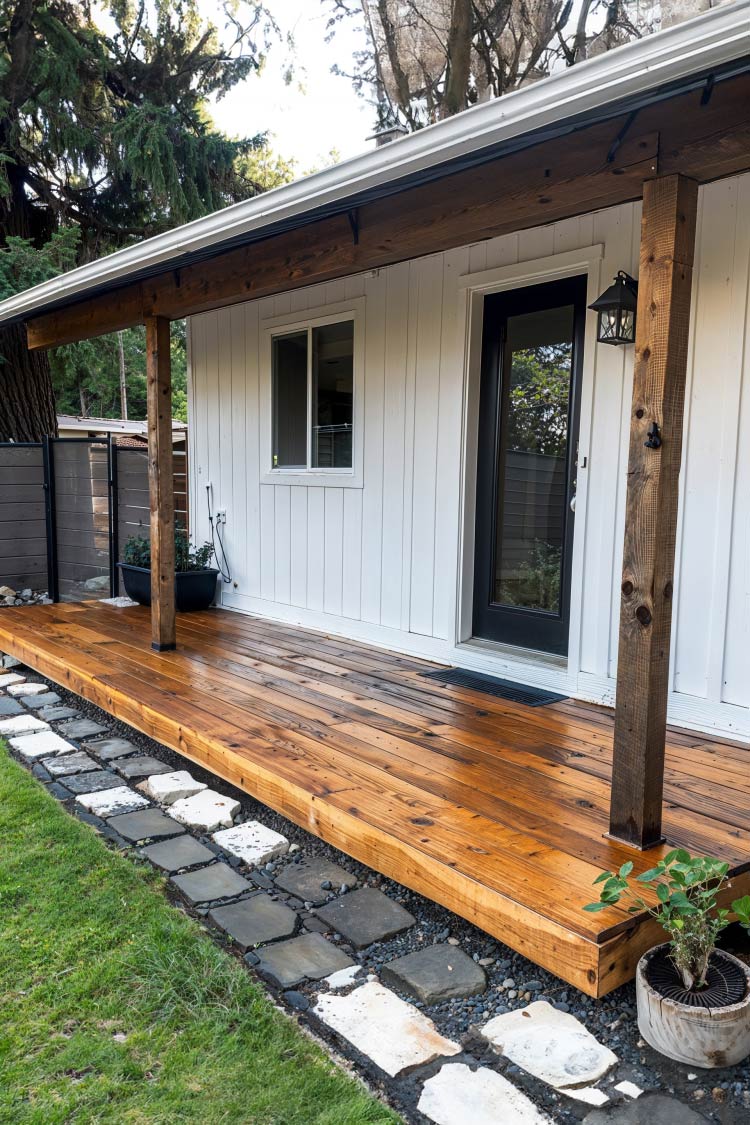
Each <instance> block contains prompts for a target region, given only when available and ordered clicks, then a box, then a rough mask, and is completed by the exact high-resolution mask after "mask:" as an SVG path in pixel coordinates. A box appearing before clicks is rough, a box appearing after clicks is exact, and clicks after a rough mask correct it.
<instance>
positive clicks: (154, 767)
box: [112, 754, 172, 781]
mask: <svg viewBox="0 0 750 1125" xmlns="http://www.w3.org/2000/svg"><path fill="white" fill-rule="evenodd" d="M112 768H113V769H116V770H117V772H118V773H119V774H121V775H122V776H123V777H124V778H127V780H128V781H132V780H133V779H134V778H138V779H140V778H142V777H151V776H152V775H153V774H155V773H171V772H172V766H168V765H167V763H166V762H160V761H159V759H158V758H152V757H150V755H148V754H145V755H139V756H138V757H137V758H120V759H119V760H118V759H117V758H116V759H115V761H114V762H113V763H112Z"/></svg>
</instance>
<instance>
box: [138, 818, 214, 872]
mask: <svg viewBox="0 0 750 1125" xmlns="http://www.w3.org/2000/svg"><path fill="white" fill-rule="evenodd" d="M167 819H169V818H167ZM172 824H174V827H175V828H177V827H178V826H177V825H176V824H175V822H174V821H172ZM183 832H184V835H182V836H177V837H176V839H174V840H165V841H164V842H163V843H161V844H149V845H148V847H145V848H144V849H143V855H144V856H145V858H146V859H147V860H149V861H150V862H151V863H153V864H154V866H155V867H160V868H161V870H162V871H166V872H167V873H168V874H169V875H174V874H175V873H176V872H177V871H182V869H183V868H184V867H195V866H196V864H199V863H213V862H214V861H215V859H216V856H215V855H214V853H213V852H212V851H211V849H210V848H207V847H206V845H205V844H201V843H199V842H198V840H195V839H194V838H193V837H192V836H188V834H187V833H186V832H185V830H184V829H183Z"/></svg>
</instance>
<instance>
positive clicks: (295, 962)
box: [257, 934, 354, 988]
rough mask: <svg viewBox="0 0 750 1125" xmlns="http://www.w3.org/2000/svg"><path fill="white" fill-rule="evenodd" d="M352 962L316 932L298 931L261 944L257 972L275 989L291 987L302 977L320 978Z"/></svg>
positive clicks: (298, 982) (346, 966)
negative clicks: (273, 985) (296, 935)
mask: <svg viewBox="0 0 750 1125" xmlns="http://www.w3.org/2000/svg"><path fill="white" fill-rule="evenodd" d="M353 964H354V962H353V961H352V959H351V957H347V955H346V954H345V953H344V952H342V950H340V949H338V948H337V947H336V946H335V945H331V943H330V942H329V941H326V939H325V938H324V937H321V935H320V934H302V936H301V937H296V938H292V939H291V940H290V941H279V942H276V943H275V944H274V945H267V946H265V947H264V948H263V949H262V950H261V952H260V961H259V962H258V965H257V972H258V973H260V975H261V976H262V977H265V978H266V979H267V980H270V981H272V982H273V983H274V984H277V985H278V986H279V988H291V987H292V986H293V985H295V984H300V982H301V981H303V980H305V979H308V980H321V979H322V978H323V977H327V976H330V975H331V973H335V972H338V970H339V969H348V968H349V966H350V965H353Z"/></svg>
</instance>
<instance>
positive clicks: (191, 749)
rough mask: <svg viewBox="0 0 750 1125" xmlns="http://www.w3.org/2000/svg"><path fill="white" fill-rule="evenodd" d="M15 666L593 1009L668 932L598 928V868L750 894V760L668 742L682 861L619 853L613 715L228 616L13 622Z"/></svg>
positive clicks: (0, 643) (120, 614)
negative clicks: (170, 642)
mask: <svg viewBox="0 0 750 1125" xmlns="http://www.w3.org/2000/svg"><path fill="white" fill-rule="evenodd" d="M0 648H2V649H4V650H5V651H7V652H10V653H12V654H13V655H14V656H18V657H19V658H20V659H22V660H24V661H25V662H26V663H28V664H30V665H31V666H32V667H35V668H37V669H38V670H39V671H40V672H41V673H43V674H45V675H47V676H49V677H50V678H51V679H53V680H55V681H56V682H58V683H60V684H62V685H63V686H65V687H68V688H70V689H71V690H72V691H75V692H77V693H78V694H80V695H82V696H84V697H85V698H87V699H89V700H91V701H92V702H93V703H96V704H98V705H99V706H101V707H103V708H104V709H105V710H107V711H109V712H110V713H111V714H113V715H115V716H117V717H118V718H121V719H122V720H124V721H125V722H129V723H131V724H132V725H133V726H135V727H137V728H138V729H140V730H142V731H144V733H146V734H149V735H151V736H152V737H154V738H156V739H158V740H159V741H161V742H163V743H164V744H165V745H167V746H170V747H171V748H173V749H175V750H177V751H179V752H180V753H182V754H184V755H185V756H186V757H188V758H190V759H192V760H194V761H196V762H199V763H200V764H202V765H205V766H207V767H208V768H209V769H212V770H214V772H216V773H217V774H218V775H219V776H221V777H223V778H225V779H226V780H228V781H230V782H232V783H233V784H235V785H237V786H238V787H240V788H242V789H244V790H246V791H247V792H249V793H251V794H253V795H254V796H256V797H257V798H258V799H260V800H261V801H263V802H264V803H266V804H268V805H269V806H271V807H272V808H274V809H276V810H277V811H279V812H281V813H283V814H284V815H286V816H288V817H289V818H290V819H292V820H294V821H296V822H297V823H298V824H300V825H302V826H303V827H305V828H307V829H309V830H310V831H312V832H314V833H316V834H318V835H319V836H321V837H322V838H324V839H326V840H328V841H329V842H330V843H332V844H334V845H336V846H337V847H339V848H341V849H342V850H343V851H345V852H348V853H349V854H350V855H352V856H354V857H355V858H356V859H359V860H361V861H363V862H365V863H367V864H369V865H370V866H372V867H374V868H376V869H378V870H380V871H382V872H383V873H384V874H386V875H388V876H390V877H392V878H394V879H397V880H398V881H400V882H402V883H404V884H405V885H407V886H409V887H412V888H413V889H414V890H417V891H420V892H422V893H424V894H426V895H428V896H430V897H432V898H434V899H435V900H436V901H438V902H441V903H442V904H443V905H445V906H447V907H449V908H450V909H452V910H454V911H456V912H457V913H458V914H461V915H462V916H463V917H466V918H468V919H469V920H470V921H472V922H475V923H476V924H477V925H479V926H481V927H482V928H483V929H485V930H487V931H488V932H490V933H492V934H493V935H494V936H496V937H498V938H500V939H501V940H503V941H505V942H506V943H507V944H508V945H510V946H512V947H513V948H515V949H517V950H519V951H520V952H522V953H524V954H525V955H526V956H529V957H530V958H531V959H532V960H534V961H536V962H538V963H539V964H540V965H543V966H544V967H546V968H548V969H550V970H552V971H553V972H555V973H557V974H559V975H560V976H562V977H563V978H564V979H565V980H567V981H569V982H570V983H571V984H574V985H576V986H578V987H579V988H582V989H584V990H585V991H586V992H588V993H589V994H591V995H603V994H604V993H605V992H607V991H609V990H610V989H611V988H613V987H615V986H616V985H617V984H619V983H622V981H624V980H626V979H628V978H629V976H631V975H632V972H633V969H634V966H635V963H636V961H637V958H638V956H639V955H640V952H641V951H642V949H643V948H645V947H646V946H647V945H648V944H649V943H650V942H651V941H653V940H654V937H655V931H654V927H653V924H652V923H651V922H650V921H648V920H644V919H641V918H635V919H634V918H633V917H632V916H630V915H628V914H627V913H626V912H625V910H624V909H622V908H620V907H615V908H612V909H609V910H606V911H603V912H601V913H599V914H595V915H592V914H587V913H585V912H583V910H582V906H583V905H584V904H585V903H586V902H588V901H590V900H591V899H592V897H594V892H593V890H592V882H593V879H594V878H595V876H596V875H597V874H598V873H599V871H600V870H601V869H602V868H605V867H609V868H611V867H615V866H619V865H620V864H621V863H623V862H625V860H626V859H633V860H634V862H635V865H636V869H637V870H645V869H646V868H647V867H649V866H651V865H652V864H653V861H654V858H655V856H657V855H659V854H664V852H665V851H666V847H667V846H675V845H678V844H679V845H682V846H685V847H688V848H689V849H691V850H692V851H698V852H705V853H707V854H712V855H716V856H719V857H721V858H723V859H725V860H726V861H727V862H728V863H729V864H730V866H731V868H732V870H733V871H734V872H736V873H737V877H736V879H735V888H734V889H735V892H737V891H741V892H745V891H749V890H750V873H749V870H750V849H748V846H747V844H746V838H747V837H746V834H747V830H748V828H750V779H749V778H748V771H747V763H748V761H750V758H749V757H748V749H747V748H744V747H742V746H740V745H738V744H736V743H730V742H723V741H719V740H714V739H710V738H708V737H707V736H705V735H695V734H692V733H691V732H684V731H671V730H670V732H669V736H668V745H667V770H666V779H665V780H666V784H665V802H666V803H665V817H664V821H665V832H666V835H667V841H668V843H667V845H665V846H664V847H662V848H656V849H652V850H651V851H649V852H647V853H645V854H643V855H641V854H639V853H637V852H632V851H631V850H630V849H628V848H626V847H624V846H623V845H621V844H618V843H615V842H613V841H611V840H608V839H607V838H606V837H605V832H606V829H607V811H608V800H609V778H610V773H611V745H612V729H613V723H612V714H611V712H608V711H607V710H605V709H602V708H596V707H594V706H591V705H587V704H580V703H576V702H573V701H570V700H566V701H563V702H559V703H553V704H550V705H548V706H545V707H538V708H529V707H526V706H524V705H523V704H515V703H511V702H508V701H506V700H503V699H497V698H493V697H491V696H486V695H483V694H481V693H478V692H476V691H473V690H472V689H469V688H463V687H455V686H444V685H442V684H441V683H440V682H439V681H435V680H427V679H425V678H424V677H423V675H422V673H423V672H424V671H426V670H428V669H432V668H433V667H434V666H433V665H429V664H426V663H425V662H423V661H419V660H416V659H413V658H411V657H407V656H400V655H398V654H395V653H390V652H385V651H383V650H380V649H376V648H372V647H369V646H367V645H364V644H361V643H358V642H351V641H348V640H345V639H342V638H339V637H333V636H329V635H326V634H321V633H315V632H312V631H309V630H303V629H298V628H295V627H293V626H290V625H286V624H278V623H274V622H269V621H267V620H263V619H260V618H248V617H244V616H241V615H239V614H234V613H230V612H228V611H222V610H212V611H210V612H208V613H204V614H184V615H179V617H178V649H177V651H176V652H165V653H159V654H156V653H154V652H152V651H151V648H150V627H149V615H148V611H147V610H144V609H142V608H140V607H138V608H135V609H127V610H122V609H115V608H112V607H109V606H104V605H102V604H100V603H97V602H89V603H84V604H77V605H72V604H66V605H56V606H33V607H19V608H17V609H16V608H8V609H3V610H2V611H0Z"/></svg>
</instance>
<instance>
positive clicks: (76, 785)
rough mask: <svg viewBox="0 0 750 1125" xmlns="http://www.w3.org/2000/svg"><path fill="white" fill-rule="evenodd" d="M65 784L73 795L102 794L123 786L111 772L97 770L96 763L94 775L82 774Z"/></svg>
mask: <svg viewBox="0 0 750 1125" xmlns="http://www.w3.org/2000/svg"><path fill="white" fill-rule="evenodd" d="M65 784H66V785H67V787H68V789H70V790H72V792H73V793H102V792H103V791H104V790H105V789H116V788H117V787H118V786H121V785H122V782H121V781H120V779H119V777H118V776H117V774H116V773H112V771H111V770H100V769H97V766H96V762H94V772H93V773H82V774H80V775H79V776H78V777H71V778H70V780H69V781H66V782H65ZM139 799H140V798H139Z"/></svg>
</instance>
